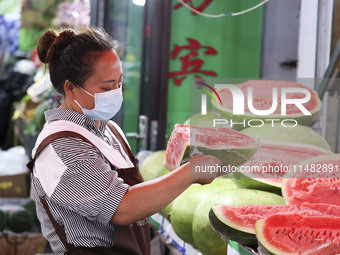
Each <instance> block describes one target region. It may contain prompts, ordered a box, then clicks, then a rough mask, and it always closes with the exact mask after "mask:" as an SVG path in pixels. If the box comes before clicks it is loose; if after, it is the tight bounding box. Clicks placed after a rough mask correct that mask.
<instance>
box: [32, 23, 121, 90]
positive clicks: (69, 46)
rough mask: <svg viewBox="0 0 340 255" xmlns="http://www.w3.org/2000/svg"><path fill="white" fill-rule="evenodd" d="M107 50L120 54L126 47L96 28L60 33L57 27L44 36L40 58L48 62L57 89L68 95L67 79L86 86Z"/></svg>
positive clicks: (39, 48) (40, 42)
mask: <svg viewBox="0 0 340 255" xmlns="http://www.w3.org/2000/svg"><path fill="white" fill-rule="evenodd" d="M107 50H110V51H114V52H115V53H116V54H117V55H119V54H120V53H121V51H122V50H123V46H122V45H121V44H120V43H119V42H118V41H115V40H113V39H112V37H111V36H110V35H109V34H108V33H106V32H105V31H104V30H103V29H101V28H96V27H87V28H85V29H83V30H80V31H78V32H76V31H74V30H72V29H69V28H67V29H64V30H62V31H61V32H60V33H59V35H58V33H57V31H55V30H48V31H46V32H45V33H44V34H43V35H42V36H41V38H40V40H39V42H38V47H37V53H38V56H39V59H40V61H41V62H42V63H46V64H48V68H49V73H50V78H51V82H52V84H53V86H54V88H55V89H56V90H57V91H58V92H59V93H60V94H62V95H65V92H64V83H65V81H66V80H69V81H71V82H73V83H75V84H79V85H80V86H82V85H83V84H84V82H85V81H86V80H87V79H88V78H89V77H90V76H91V75H92V73H93V70H94V69H93V66H94V64H95V62H96V60H97V59H98V57H100V56H101V54H102V53H103V52H104V51H107ZM93 53H94V54H93ZM97 53H98V54H97Z"/></svg>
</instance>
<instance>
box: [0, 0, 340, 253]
mask: <svg viewBox="0 0 340 255" xmlns="http://www.w3.org/2000/svg"><path fill="white" fill-rule="evenodd" d="M14 2H15V3H14ZM339 10H340V0H325V1H319V0H285V1H274V0H254V1H248V0H214V1H212V0H172V1H168V0H147V1H145V0H144V1H141V0H129V1H126V0H112V1H100V0H98V1H92V0H91V1H90V0H46V1H42V0H19V1H11V0H1V1H0V32H1V33H0V112H1V113H2V114H1V116H0V255H38V254H39V255H42V254H45V255H47V254H49V255H50V254H52V250H51V248H50V246H49V244H48V242H47V241H46V239H45V238H44V237H43V235H42V233H41V227H40V224H39V221H38V219H37V215H36V210H35V203H34V201H33V199H32V197H31V192H30V188H31V184H30V182H31V176H30V173H29V171H28V169H27V167H26V163H27V162H28V161H29V160H30V159H31V152H32V149H33V147H34V144H35V142H36V139H37V137H38V134H39V133H40V131H41V130H42V128H43V126H44V124H45V115H44V112H45V111H46V110H50V109H53V108H56V107H59V106H60V104H61V100H62V96H61V95H60V94H59V93H57V92H56V91H55V89H54V88H53V85H52V83H51V80H50V77H49V74H48V67H47V66H45V65H44V64H42V63H41V62H40V61H39V59H38V57H37V53H36V49H35V47H36V42H37V39H38V38H39V36H40V35H41V33H42V31H45V30H46V29H47V28H50V27H53V28H59V27H62V26H66V27H74V28H77V27H81V26H88V25H94V26H99V27H103V28H104V29H105V30H106V31H108V32H110V33H111V34H112V35H114V37H115V39H117V40H118V41H120V42H122V43H123V44H124V45H126V48H125V52H124V53H123V54H122V56H120V58H121V64H122V68H123V71H124V80H123V84H124V86H123V91H124V92H123V96H124V100H123V105H122V108H121V110H119V112H118V113H117V114H116V115H115V116H114V118H113V119H112V120H113V121H115V122H116V123H117V124H118V125H119V126H120V127H121V128H122V130H123V131H124V133H125V135H126V138H127V140H128V142H129V145H130V147H131V150H132V151H133V152H134V154H135V155H136V156H137V158H138V159H139V166H140V172H141V174H142V176H143V179H144V180H145V181H151V180H155V179H157V178H159V177H161V176H164V175H166V174H168V173H170V172H171V171H173V170H175V169H176V168H178V167H179V166H181V165H182V164H184V163H186V162H187V161H188V160H190V159H191V157H193V156H195V155H197V154H204V155H211V156H214V157H216V158H218V159H219V160H220V164H217V165H212V166H193V167H192V168H191V169H190V171H191V176H192V177H193V178H200V177H206V176H209V177H214V180H213V181H212V182H211V183H209V184H204V185H201V184H199V183H194V184H192V185H191V186H189V187H188V188H187V189H186V190H185V191H184V192H183V193H181V194H180V195H179V196H178V197H177V198H175V199H174V200H173V201H172V202H171V203H170V204H168V205H167V206H166V207H164V208H163V209H162V210H161V211H159V212H157V213H155V214H153V215H152V216H150V217H149V226H150V230H151V255H226V254H228V255H268V254H278V255H281V254H299V255H305V254H319V255H338V254H340V170H339V167H340V82H339V78H340V71H339V70H340V40H339V38H340V26H339V22H340V14H339V13H340V12H339ZM219 13H220V14H219Z"/></svg>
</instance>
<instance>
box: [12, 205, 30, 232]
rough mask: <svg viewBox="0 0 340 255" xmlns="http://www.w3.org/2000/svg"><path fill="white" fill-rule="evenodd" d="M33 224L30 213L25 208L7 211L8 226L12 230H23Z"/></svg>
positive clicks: (26, 229) (27, 229) (28, 228)
mask: <svg viewBox="0 0 340 255" xmlns="http://www.w3.org/2000/svg"><path fill="white" fill-rule="evenodd" d="M32 226H33V217H32V214H31V213H30V212H29V211H28V210H27V209H25V208H19V209H16V210H14V211H12V212H10V213H9V216H8V228H9V229H10V230H12V231H14V232H18V233H21V232H25V231H29V230H31V228H32Z"/></svg>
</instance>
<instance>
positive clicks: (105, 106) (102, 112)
mask: <svg viewBox="0 0 340 255" xmlns="http://www.w3.org/2000/svg"><path fill="white" fill-rule="evenodd" d="M78 87H79V88H80V89H81V90H83V91H84V92H85V93H87V94H88V95H90V96H92V97H94V108H93V109H91V110H89V109H85V108H83V107H81V105H80V104H79V103H78V102H77V100H74V101H75V102H76V104H77V105H78V106H79V107H80V109H81V110H82V111H83V114H84V115H86V116H87V117H90V118H92V119H94V120H109V119H111V118H112V117H113V116H115V115H116V113H117V112H118V111H119V109H120V107H121V106H122V103H123V92H122V87H120V88H117V89H112V90H110V91H106V92H101V93H95V94H94V95H92V94H91V93H90V92H88V91H86V90H85V89H83V88H82V87H80V86H78Z"/></svg>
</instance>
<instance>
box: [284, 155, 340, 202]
mask: <svg viewBox="0 0 340 255" xmlns="http://www.w3.org/2000/svg"><path fill="white" fill-rule="evenodd" d="M339 167H340V154H333V155H322V156H317V157H313V158H310V159H307V160H305V161H303V162H300V163H298V164H297V165H296V166H295V167H293V168H292V169H291V171H290V172H289V173H288V174H287V175H286V176H285V178H284V180H283V182H282V194H283V195H284V197H285V199H286V202H287V204H301V203H303V202H309V203H326V204H335V205H340V172H339ZM331 170H332V171H331Z"/></svg>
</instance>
